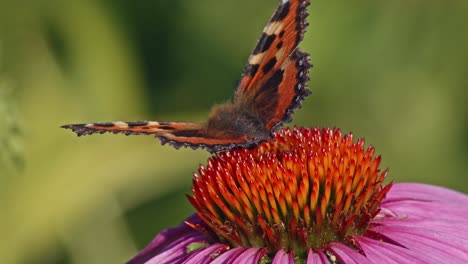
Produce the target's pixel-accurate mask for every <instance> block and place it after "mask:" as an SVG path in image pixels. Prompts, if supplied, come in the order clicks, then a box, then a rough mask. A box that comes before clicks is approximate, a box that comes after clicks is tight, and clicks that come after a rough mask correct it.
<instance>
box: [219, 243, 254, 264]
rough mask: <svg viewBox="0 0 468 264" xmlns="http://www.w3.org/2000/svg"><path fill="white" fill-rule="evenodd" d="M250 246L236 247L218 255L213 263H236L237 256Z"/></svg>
mask: <svg viewBox="0 0 468 264" xmlns="http://www.w3.org/2000/svg"><path fill="white" fill-rule="evenodd" d="M247 249H248V248H246V247H235V248H232V249H230V250H228V251H226V252H224V253H223V254H221V255H219V256H218V257H216V258H215V259H214V260H213V262H211V264H232V263H235V262H236V260H237V258H239V256H241V255H242V254H243V253H244V252H245V251H246V250H247Z"/></svg>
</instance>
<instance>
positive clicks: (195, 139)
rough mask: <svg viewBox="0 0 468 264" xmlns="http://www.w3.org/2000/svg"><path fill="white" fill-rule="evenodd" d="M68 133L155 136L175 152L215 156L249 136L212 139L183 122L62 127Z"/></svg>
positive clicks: (119, 123)
mask: <svg viewBox="0 0 468 264" xmlns="http://www.w3.org/2000/svg"><path fill="white" fill-rule="evenodd" d="M62 127H63V128H66V129H71V130H72V131H73V132H75V133H76V134H77V135H78V136H84V135H91V134H103V133H106V132H111V133H114V134H118V133H122V134H125V135H154V136H155V137H156V138H158V139H159V140H160V141H161V143H162V144H166V143H167V144H169V145H171V146H173V147H175V148H180V147H191V148H205V149H207V150H208V151H210V152H218V151H221V150H224V149H229V148H232V147H233V146H235V145H237V144H242V143H245V142H248V141H249V140H250V139H251V138H250V137H248V136H245V137H237V138H234V137H233V138H229V137H226V138H213V137H211V136H210V135H208V134H207V133H206V128H205V126H204V125H201V124H194V123H185V122H156V121H137V122H121V121H119V122H106V123H89V124H72V125H64V126H62Z"/></svg>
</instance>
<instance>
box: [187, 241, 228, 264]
mask: <svg viewBox="0 0 468 264" xmlns="http://www.w3.org/2000/svg"><path fill="white" fill-rule="evenodd" d="M227 249H228V248H227V246H226V245H223V244H220V243H216V244H213V245H210V246H208V247H206V248H203V249H200V250H197V251H195V252H193V253H192V254H191V255H190V257H189V258H188V259H187V260H185V261H184V264H208V263H212V261H213V258H215V257H216V256H217V255H220V254H222V253H224V252H225V251H226V250H227Z"/></svg>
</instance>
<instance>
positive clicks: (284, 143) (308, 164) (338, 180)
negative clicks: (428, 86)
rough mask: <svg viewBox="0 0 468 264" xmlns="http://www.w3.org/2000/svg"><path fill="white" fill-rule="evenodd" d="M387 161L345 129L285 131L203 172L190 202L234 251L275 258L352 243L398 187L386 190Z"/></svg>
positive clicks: (213, 161) (216, 160) (212, 162)
mask: <svg viewBox="0 0 468 264" xmlns="http://www.w3.org/2000/svg"><path fill="white" fill-rule="evenodd" d="M380 160H381V158H380V156H378V157H374V148H373V147H372V146H370V147H368V148H367V149H364V140H362V139H358V140H357V141H356V142H354V141H353V136H352V134H347V135H345V136H343V135H342V133H341V131H340V130H338V129H322V130H320V129H308V128H299V129H294V130H289V129H283V130H281V131H279V132H278V133H276V134H275V135H274V138H273V139H272V140H270V141H267V142H265V143H262V144H260V145H259V146H258V147H256V148H254V149H236V150H232V151H228V152H224V153H220V154H219V155H217V156H214V157H212V158H210V159H209V161H208V165H207V166H206V167H203V166H200V169H199V173H198V174H195V177H194V180H193V189H192V190H193V196H192V197H188V198H189V200H190V202H191V203H192V204H193V205H194V206H195V208H196V209H197V213H198V215H199V216H200V218H201V219H202V220H203V222H204V224H203V225H194V224H193V225H192V226H193V227H194V228H196V229H197V230H199V231H202V232H204V233H206V234H207V235H209V236H211V237H212V238H214V239H216V240H218V241H221V242H224V243H228V244H230V245H231V246H233V247H234V246H241V245H242V246H259V247H267V248H268V249H269V251H270V252H276V251H277V250H279V249H286V250H294V252H296V253H297V254H300V253H301V252H302V253H304V252H306V251H307V250H308V249H309V248H312V249H314V248H323V247H325V246H326V244H327V243H328V242H331V241H340V242H344V243H352V242H350V241H348V240H347V237H349V235H353V234H363V233H364V231H365V230H366V228H367V227H368V225H369V221H370V220H371V219H372V218H373V217H374V216H375V215H376V214H377V213H378V212H379V205H380V202H381V200H382V199H383V198H384V196H385V194H386V193H387V192H388V190H389V189H390V188H391V185H392V184H388V185H386V186H382V182H383V180H384V178H385V176H386V174H387V171H386V170H385V171H383V172H380V170H379V168H378V167H379V164H380ZM188 224H190V223H188Z"/></svg>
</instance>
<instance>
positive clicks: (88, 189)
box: [0, 0, 468, 263]
mask: <svg viewBox="0 0 468 264" xmlns="http://www.w3.org/2000/svg"><path fill="white" fill-rule="evenodd" d="M277 4H278V0H257V1H251V0H222V1H221V0H200V1H182V0H171V1H163V0H148V1H123V0H115V1H111V0H100V1H96V0H82V1H59V0H42V1H32V0H30V1H27V0H26V1H16V2H13V1H6V0H1V1H0V234H1V236H2V239H0V263H122V262H124V261H125V260H127V259H129V258H130V257H131V256H133V255H134V254H135V253H136V252H137V251H138V250H139V249H141V248H143V247H144V246H145V245H146V244H147V243H149V241H151V239H152V238H153V237H154V236H155V235H156V234H157V233H158V232H159V231H160V230H161V229H163V228H167V227H170V226H175V225H178V224H179V223H180V222H181V221H182V220H183V219H184V218H185V217H187V216H189V215H190V214H191V213H193V209H192V208H191V206H190V205H189V203H188V202H187V200H186V198H185V194H186V193H190V184H191V177H192V172H193V171H195V170H196V169H197V166H198V165H199V164H200V163H201V164H204V163H205V161H206V158H207V157H208V156H209V155H208V153H206V152H205V151H202V150H197V151H193V150H190V149H181V150H178V151H177V150H174V149H172V148H170V147H167V146H165V147H163V146H160V144H159V143H158V142H157V141H156V140H155V139H153V138H152V137H128V138H127V137H124V136H114V135H105V136H92V137H84V138H77V137H76V136H74V134H72V133H71V132H70V131H65V130H63V129H60V128H59V126H60V125H62V124H67V123H81V122H89V121H110V120H160V121H200V120H202V119H203V118H204V117H205V116H206V115H207V113H208V112H209V110H210V107H211V106H212V104H213V103H221V102H223V101H226V100H227V99H228V98H229V97H230V96H231V95H232V93H233V89H234V86H235V84H236V81H237V79H238V78H239V76H240V73H241V71H242V68H243V66H244V64H245V63H246V61H247V58H248V55H249V54H250V52H251V50H252V49H253V47H254V44H255V43H256V40H257V39H258V37H259V36H260V33H261V31H262V29H263V27H264V26H265V24H266V21H267V20H268V18H269V17H270V15H271V14H272V13H273V10H274V9H275V8H276V6H277ZM309 11H310V14H311V15H310V17H309V19H308V20H309V22H310V24H311V25H310V27H309V29H308V33H307V34H306V36H305V40H304V41H303V43H302V44H301V47H302V48H303V49H305V50H306V51H308V52H309V53H310V54H311V58H312V62H313V64H314V65H315V67H314V68H313V69H312V71H311V81H310V88H311V90H312V91H313V94H312V95H311V96H310V97H308V98H307V100H306V101H305V102H304V104H303V107H302V109H300V110H299V111H298V112H297V113H296V114H295V116H294V120H293V124H296V125H303V126H336V127H339V128H341V129H342V130H343V131H344V132H349V131H352V132H353V133H354V134H355V135H356V137H365V139H366V142H367V143H370V144H372V145H374V146H375V147H376V149H377V153H380V154H382V156H383V167H390V174H389V178H390V179H394V180H396V181H415V182H423V183H429V184H436V185H441V186H447V187H450V188H453V189H456V190H459V191H463V192H468V184H467V180H466V178H467V176H468V174H467V171H468V162H467V158H468V103H467V99H468V96H467V88H468V52H467V47H468V30H467V24H466V18H467V15H466V14H468V1H466V0H458V1H456V0H452V1H440V0H438V1H433V0H424V1H423V0H410V1H406V0H405V1H402V0H396V1H371V0H357V1H337V0H328V1H324V0H321V1H319V0H313V1H312V5H311V6H310V7H309Z"/></svg>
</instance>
